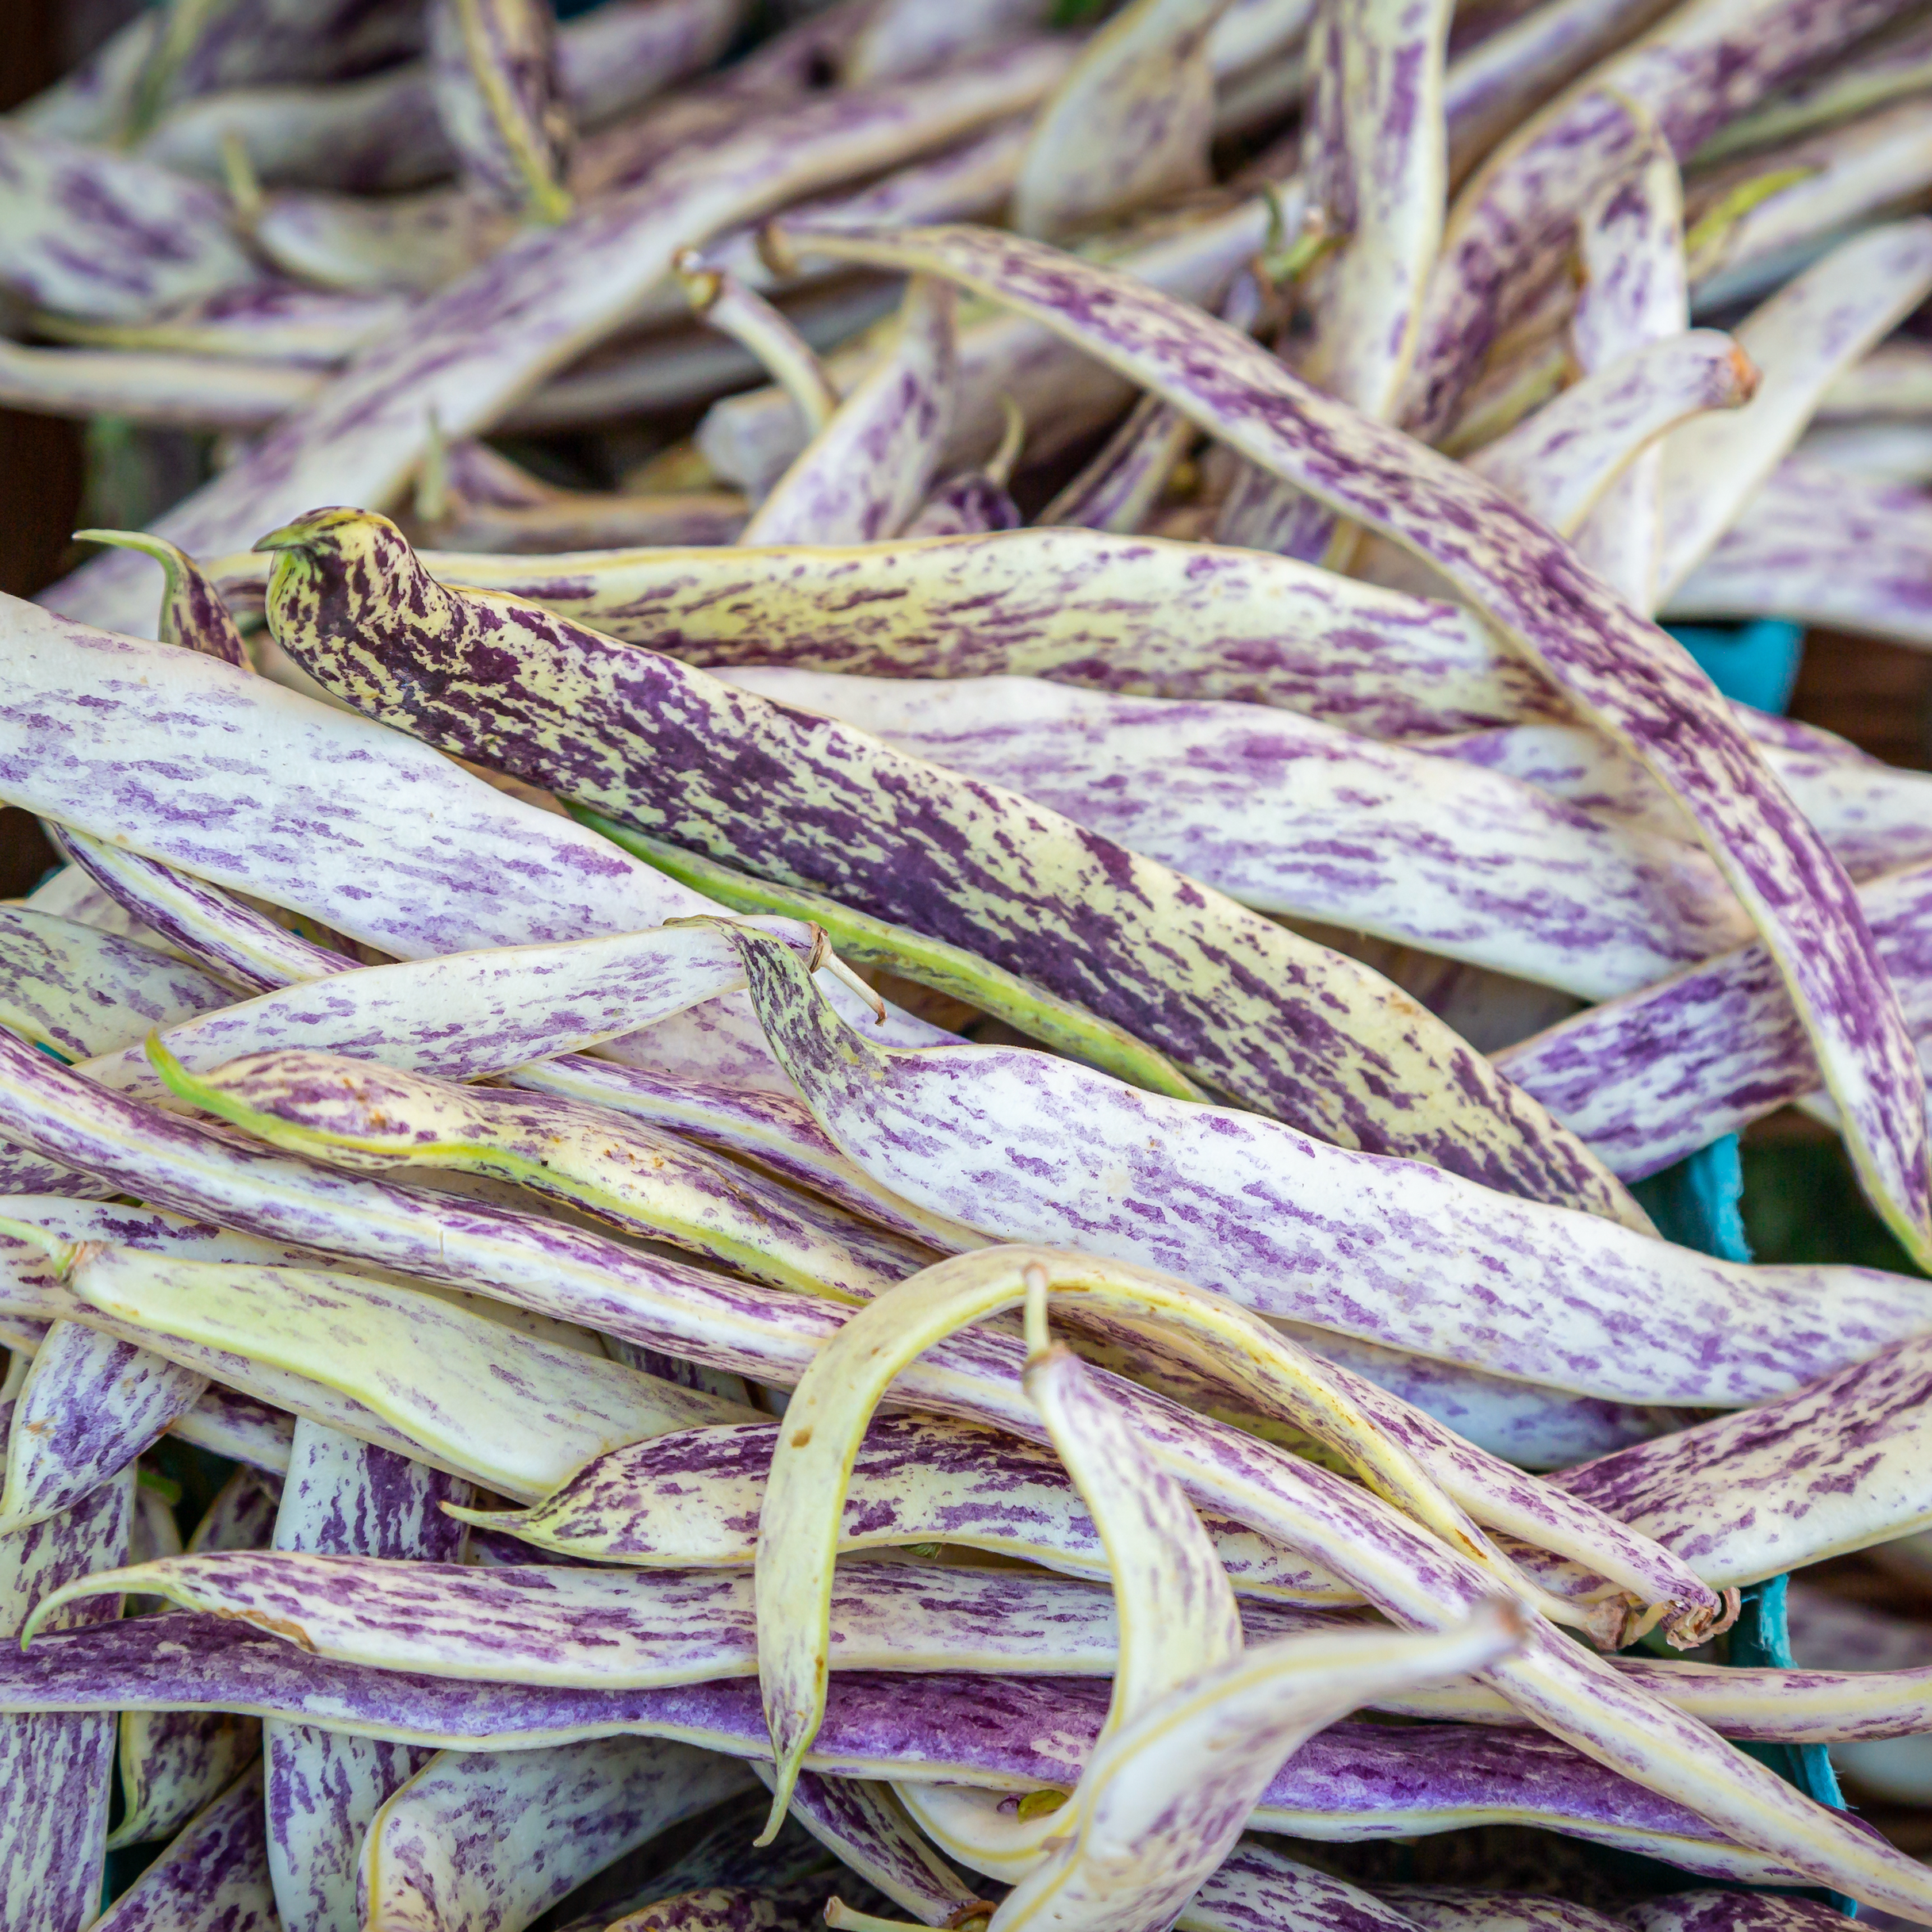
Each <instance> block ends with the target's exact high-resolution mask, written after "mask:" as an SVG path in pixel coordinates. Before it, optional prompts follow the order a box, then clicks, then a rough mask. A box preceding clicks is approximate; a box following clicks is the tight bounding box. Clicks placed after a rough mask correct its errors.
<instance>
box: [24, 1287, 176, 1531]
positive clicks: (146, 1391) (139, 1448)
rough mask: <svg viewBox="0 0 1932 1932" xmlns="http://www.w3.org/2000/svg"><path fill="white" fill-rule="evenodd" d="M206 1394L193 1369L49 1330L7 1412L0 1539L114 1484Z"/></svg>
mask: <svg viewBox="0 0 1932 1932" xmlns="http://www.w3.org/2000/svg"><path fill="white" fill-rule="evenodd" d="M207 1386H208V1378H206V1377H205V1376H204V1375H201V1374H197V1373H196V1372H195V1371H194V1370H192V1369H184V1368H179V1367H176V1366H175V1364H174V1363H171V1362H168V1361H165V1360H163V1359H162V1358H160V1357H159V1356H158V1355H151V1354H150V1353H149V1352H148V1351H147V1350H145V1349H141V1348H136V1347H132V1346H131V1345H130V1344H127V1343H125V1342H117V1341H114V1340H110V1339H109V1337H108V1336H104V1335H97V1334H95V1333H94V1332H92V1331H91V1330H89V1329H86V1328H81V1327H79V1325H78V1324H75V1323H74V1322H71V1321H56V1323H55V1324H53V1326H52V1328H49V1329H48V1332H47V1338H46V1340H44V1341H43V1342H42V1343H41V1344H40V1347H39V1348H38V1349H36V1351H34V1357H33V1367H32V1368H31V1369H29V1370H28V1372H27V1380H26V1383H25V1386H24V1387H23V1388H22V1389H21V1392H20V1394H19V1396H18V1397H17V1399H16V1400H15V1401H14V1404H13V1427H12V1428H11V1429H10V1431H9V1432H8V1435H7V1443H6V1487H5V1489H4V1490H0V1536H3V1535H11V1534H13V1532H14V1531H17V1530H21V1529H23V1528H25V1527H26V1525H27V1524H30V1523H39V1522H41V1521H43V1520H45V1519H46V1518H47V1517H48V1516H53V1515H55V1514H56V1512H59V1511H61V1510H64V1509H68V1508H72V1507H73V1505H75V1504H76V1503H78V1502H79V1501H80V1500H81V1499H82V1497H84V1496H86V1495H88V1494H89V1493H90V1492H92V1491H93V1490H94V1489H97V1488H98V1487H99V1485H101V1484H102V1483H103V1482H110V1481H112V1480H113V1478H114V1477H116V1476H117V1475H118V1474H120V1473H121V1470H124V1469H125V1468H128V1466H131V1465H132V1462H133V1461H134V1459H135V1458H136V1456H138V1455H140V1454H141V1453H142V1452H143V1451H144V1450H146V1449H148V1447H151V1445H152V1444H153V1443H155V1441H156V1440H157V1439H159V1437H160V1436H161V1435H162V1434H163V1432H165V1431H166V1430H167V1428H168V1427H169V1425H170V1424H171V1423H173V1422H174V1421H175V1420H177V1419H178V1417H179V1416H182V1415H183V1414H185V1413H186V1412H187V1411H188V1410H189V1409H192V1408H193V1407H194V1405H195V1403H196V1402H197V1401H199V1400H200V1398H201V1391H202V1390H204V1389H205V1388H206V1387H207Z"/></svg>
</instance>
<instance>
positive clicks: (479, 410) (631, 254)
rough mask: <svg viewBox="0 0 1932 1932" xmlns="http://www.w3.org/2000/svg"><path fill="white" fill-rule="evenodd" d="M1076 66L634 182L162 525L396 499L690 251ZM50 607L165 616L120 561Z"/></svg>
mask: <svg viewBox="0 0 1932 1932" xmlns="http://www.w3.org/2000/svg"><path fill="white" fill-rule="evenodd" d="M1067 60H1068V52H1067V51H1066V50H1064V49H1063V48H1060V47H1057V46H1053V45H1050V44H1040V43H1038V42H1035V43H1033V44H1022V46H1020V47H1018V48H1014V49H1011V50H1010V51H1005V52H999V53H997V54H995V55H993V56H989V57H988V58H987V59H984V60H983V61H980V62H979V63H976V64H975V65H974V66H972V67H960V68H957V69H955V70H954V71H953V72H951V73H949V74H947V75H945V76H943V77H941V78H940V79H936V80H930V81H910V82H900V83H897V84H891V85H887V86H883V87H881V88H880V89H878V90H874V91H873V92H872V93H870V94H866V95H864V97H862V98H855V97H854V96H853V94H845V93H840V94H835V95H834V96H831V97H830V98H826V99H822V100H807V101H806V102H803V104H801V105H796V106H794V107H791V108H788V109H786V110H784V111H782V112H778V113H769V114H766V115H765V116H763V117H760V118H758V119H757V121H755V123H754V125H750V126H749V127H747V128H745V129H744V131H743V132H741V133H738V134H736V135H734V136H731V137H730V138H728V139H726V140H723V141H722V142H719V143H716V144H704V143H703V142H698V143H695V144H692V148H690V149H689V150H688V151H686V152H683V153H680V154H679V155H677V157H676V159H674V160H672V161H670V162H668V163H666V165H665V166H664V167H660V168H658V169H657V171H654V173H653V174H650V177H649V178H647V179H646V180H644V181H642V182H640V183H639V185H638V186H637V187H635V188H634V189H632V190H628V191H627V192H626V193H623V194H616V195H611V196H609V197H604V198H602V199H600V200H597V201H592V203H591V204H590V205H588V206H586V207H585V209H583V210H582V211H581V213H578V214H577V216H575V217H573V219H572V220H569V221H566V222H564V223H562V224H559V225H558V226H557V227H554V228H546V229H542V230H541V231H539V232H535V233H533V234H531V235H527V236H523V238H521V239H520V240H517V241H516V242H515V243H512V245H511V246H510V247H508V248H506V249H505V250H504V251H503V252H502V253H501V254H500V255H497V256H496V257H494V258H493V259H492V260H490V261H489V262H487V263H485V264H484V265H483V266H481V267H480V268H478V269H477V270H475V271H474V272H473V274H472V275H470V277H468V278H465V279H464V280H463V281H461V282H458V283H457V284H456V285H454V286H453V287H451V288H450V289H448V290H447V291H446V292H444V293H443V294H442V295H441V296H439V297H437V298H435V300H434V301H432V302H431V303H430V304H428V305H427V306H426V307H425V308H424V309H422V310H421V311H420V312H416V313H415V314H412V316H409V317H408V320H406V321H405V322H404V323H403V324H401V325H400V326H399V327H398V328H396V329H394V330H393V331H391V332H389V333H388V334H386V335H384V336H382V337H381V339H378V341H376V342H374V343H372V344H370V347H367V348H366V349H365V350H363V351H361V353H360V354H359V355H358V356H357V357H356V358H355V361H354V362H352V363H351V365H350V366H349V367H348V369H347V370H345V371H344V372H343V374H342V375H341V376H340V377H339V378H337V379H336V380H335V381H334V382H332V384H331V385H329V387H328V389H327V390H326V391H325V392H324V394H323V395H322V396H321V397H320V398H318V399H317V401H316V402H315V403H314V404H312V405H311V406H310V407H309V408H306V409H303V410H300V411H297V412H296V413H295V414H294V415H293V416H291V417H290V418H289V420H287V421H286V422H285V423H284V424H282V426H281V427H280V428H279V429H278V431H277V432H276V433H275V434H274V435H273V436H271V437H270V438H268V439H266V440H265V441H264V442H263V443H262V444H261V445H259V447H256V448H255V449H254V450H251V451H250V453H249V454H247V456H245V457H244V458H243V459H242V460H241V461H240V462H238V463H237V464H236V465H235V466H234V467H233V468H232V469H230V470H227V471H225V472H224V473H223V474H222V475H221V476H220V477H217V478H216V479H215V481H213V483H211V484H209V485H206V486H205V487H204V488H203V489H201V490H200V491H198V492H197V493H196V494H195V495H194V496H192V497H190V499H188V500H187V501H186V502H185V503H183V504H180V505H178V506H177V508H175V509H174V510H173V511H172V512H170V513H169V514H168V516H166V517H165V518H163V519H161V521H162V523H163V524H164V525H165V528H164V529H163V532H162V534H163V535H167V536H168V537H169V538H171V539H172V540H173V541H174V542H177V543H178V544H179V545H180V546H181V547H182V549H184V550H188V551H190V552H191V553H193V554H196V555H201V556H210V555H217V554H221V553H222V552H224V551H227V550H232V549H234V548H236V547H237V546H240V545H243V544H245V543H247V542H251V540H252V539H253V538H254V537H255V535H256V534H257V533H258V532H259V531H260V529H261V528H262V526H263V523H264V522H265V521H273V520H275V519H278V518H280V517H286V516H297V515H299V514H301V512H302V511H304V510H305V509H307V508H309V507H310V506H311V505H312V504H316V502H318V501H326V500H337V501H339V500H342V499H343V498H345V497H346V498H348V499H349V500H352V501H362V502H370V503H378V504H380V503H384V502H387V501H389V500H393V498H394V497H395V496H396V495H397V493H398V492H399V491H400V490H401V489H402V488H403V486H404V483H405V482H406V481H407V480H408V476H409V474H410V472H411V471H412V469H413V468H414V466H416V463H417V462H419V461H420V458H421V456H422V454H423V451H424V448H425V447H426V442H427V435H428V420H429V416H430V413H431V412H432V411H433V412H434V413H435V416H436V417H437V418H438V420H439V421H440V423H441V424H442V426H443V431H444V433H446V434H447V435H469V434H471V433H473V431H477V430H478V429H481V427H484V426H485V424H488V423H489V422H490V421H491V420H493V419H494V418H495V417H496V416H497V415H498V414H499V413H500V412H501V411H502V410H503V408H504V407H505V406H506V405H508V404H510V403H512V402H513V401H516V400H517V399H518V398H519V397H521V396H522V395H523V394H525V393H527V392H528V391H530V390H531V389H534V388H535V386H536V385H537V384H538V383H539V381H541V380H542V378H544V377H545V376H546V375H548V374H550V373H551V372H552V371H554V370H558V369H560V368H562V366H564V365H565V363H567V362H569V361H570V359H571V358H572V357H573V356H574V355H577V353H579V352H580V351H581V350H583V349H585V348H586V347H590V346H591V345H592V343H595V342H596V341H597V340H598V339H600V338H601V337H603V336H604V335H607V334H608V333H609V332H610V331H611V328H613V327H614V326H615V324H617V322H619V320H621V319H622V318H623V316H624V315H625V314H626V312H627V311H628V309H629V308H630V306H631V303H632V302H633V301H635V300H636V299H637V298H638V297H639V296H641V295H642V294H643V293H645V292H646V290H647V289H650V288H651V287H652V286H654V284H655V283H657V282H658V281H660V280H661V278H663V276H664V275H665V273H666V272H667V271H668V270H669V267H670V265H671V260H672V257H673V255H674V254H675V253H676V251H677V250H678V249H679V248H680V247H688V246H690V245H692V244H693V243H697V242H700V241H701V240H703V238H704V237H705V236H707V234H710V233H713V232H716V231H717V230H719V229H720V228H723V227H725V226H726V225H727V224H730V223H733V222H737V221H743V220H749V219H752V218H754V217H757V215H759V214H761V213H764V212H765V211H766V210H768V209H771V208H772V207H774V206H776V205H780V204H781V203H782V202H784V201H786V200H788V199H791V198H794V197H797V196H798V195H799V194H804V193H806V192H807V191H809V190H812V189H814V188H818V187H822V186H827V185H829V184H830V183H831V182H835V181H838V180H841V179H849V178H853V176H855V175H863V174H869V173H872V172H876V171H877V170H879V169H880V168H881V167H887V166H890V165H891V163H894V162H895V161H898V160H901V159H906V158H907V157H908V156H910V155H914V154H916V153H918V152H921V151H924V150H926V149H930V148H937V147H941V146H943V145H944V144H945V143H946V142H947V141H948V140H952V139H955V138H956V137H957V136H960V135H962V134H964V133H967V132H970V131H971V130H972V129H973V128H976V127H978V126H980V125H984V124H985V123H987V122H988V121H994V120H996V119H999V118H1002V117H1005V116H1007V115H1010V114H1012V113H1014V112H1016V111H1017V110H1018V109H1021V108H1022V107H1023V106H1024V105H1025V104H1026V102H1027V101H1028V99H1029V98H1037V97H1038V96H1039V95H1040V94H1041V93H1044V92H1045V90H1046V89H1047V88H1048V87H1049V86H1052V82H1053V81H1054V80H1055V79H1056V78H1057V77H1058V75H1060V72H1061V71H1064V67H1065V65H1066V63H1067ZM197 191H198V190H197ZM48 600H49V601H50V602H52V603H53V604H56V605H58V606H59V608H63V609H67V610H69V611H71V612H72V613H73V614H74V615H77V616H82V617H86V618H87V619H92V620H95V621H102V622H105V623H109V624H111V625H113V626H115V627H117V628H119V629H120V630H122V631H139V630H140V628H141V627H142V626H143V625H144V623H148V622H151V619H149V617H148V615H147V613H146V611H144V608H142V607H143V606H144V604H145V602H146V599H145V597H144V596H142V595H140V592H139V587H138V579H137V577H136V573H133V572H132V571H130V570H128V569H125V567H123V566H122V565H121V564H120V562H119V560H118V559H106V560H102V561H101V562H96V563H94V564H91V565H87V566H85V567H84V569H82V571H80V572H78V573H75V577H74V578H73V579H72V580H71V581H69V582H67V584H66V585H63V586H56V588H55V589H54V590H53V591H52V592H49V593H48Z"/></svg>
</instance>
